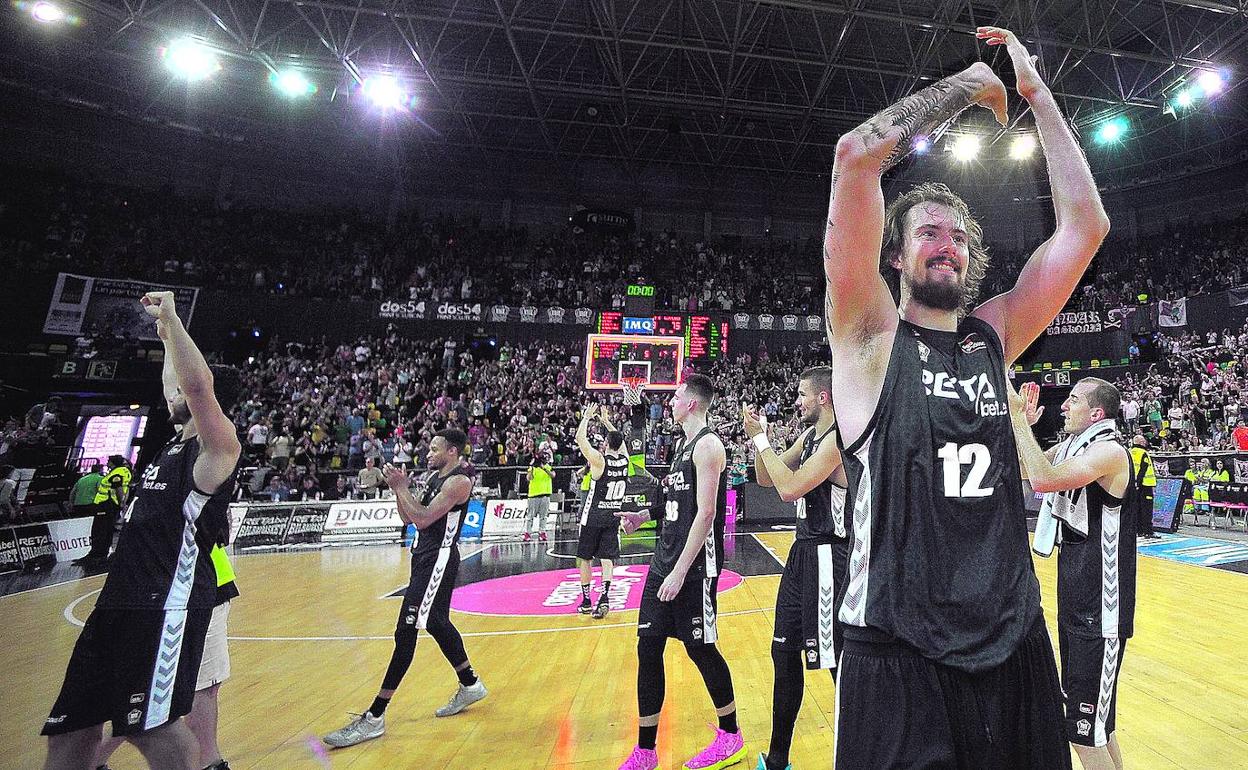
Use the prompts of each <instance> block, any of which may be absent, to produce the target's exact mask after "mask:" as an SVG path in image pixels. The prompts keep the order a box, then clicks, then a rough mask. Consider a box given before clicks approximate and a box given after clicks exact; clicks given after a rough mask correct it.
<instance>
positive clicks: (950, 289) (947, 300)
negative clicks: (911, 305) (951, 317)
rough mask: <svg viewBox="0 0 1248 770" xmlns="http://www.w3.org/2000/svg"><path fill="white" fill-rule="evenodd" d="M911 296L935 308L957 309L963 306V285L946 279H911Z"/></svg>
mask: <svg viewBox="0 0 1248 770" xmlns="http://www.w3.org/2000/svg"><path fill="white" fill-rule="evenodd" d="M909 286H910V297H911V298H912V299H914V301H916V302H918V303H919V304H921V305H926V306H927V307H930V308H932V309H934V310H957V309H958V308H960V307H962V297H963V292H964V289H963V286H962V284H960V283H948V282H945V281H923V282H918V281H910V282H909Z"/></svg>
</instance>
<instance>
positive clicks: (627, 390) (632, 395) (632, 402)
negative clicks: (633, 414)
mask: <svg viewBox="0 0 1248 770" xmlns="http://www.w3.org/2000/svg"><path fill="white" fill-rule="evenodd" d="M620 388H621V389H622V390H623V391H624V405H625V406H637V405H638V404H640V403H641V393H642V391H643V390H645V389H646V378H645V377H621V378H620Z"/></svg>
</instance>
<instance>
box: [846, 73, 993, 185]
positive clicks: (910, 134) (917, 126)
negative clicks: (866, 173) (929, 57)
mask: <svg viewBox="0 0 1248 770" xmlns="http://www.w3.org/2000/svg"><path fill="white" fill-rule="evenodd" d="M978 87H979V84H978V83H976V82H974V80H973V79H972V78H971V77H969V76H968V75H967V74H966V73H965V72H960V73H958V74H957V75H952V76H950V77H947V78H945V79H944V80H942V81H940V82H939V83H936V84H935V85H932V86H929V87H927V88H925V89H923V90H922V91H919V92H918V93H916V94H912V95H910V96H907V97H906V98H904V99H902V100H901V101H899V102H897V103H896V104H894V105H892V106H891V107H888V108H887V109H885V110H884V111H882V112H880V113H878V114H877V115H875V117H873V118H871V119H870V120H868V121H867V122H866V123H863V124H862V125H861V126H859V127H858V128H856V129H855V130H854V133H855V134H856V135H858V136H859V137H860V138H861V139H862V142H863V144H864V145H865V147H866V150H867V154H868V155H870V156H872V157H874V158H879V160H880V173H881V174H882V173H884V172H885V171H887V170H889V169H890V168H892V167H893V166H895V165H897V164H898V163H900V162H901V160H902V158H904V157H906V155H909V154H910V152H911V150H912V149H913V147H912V144H911V143H912V142H913V141H914V140H915V138H917V137H920V136H924V137H927V138H928V140H929V141H932V142H934V141H935V140H936V139H937V138H938V137H939V136H940V134H942V133H944V130H945V129H946V128H948V126H949V124H950V123H952V122H953V119H954V118H956V117H957V116H958V115H959V114H960V113H961V112H962V111H963V110H965V109H966V108H967V107H970V106H971V104H972V102H971V97H972V96H974V94H975V92H976V90H977V89H978Z"/></svg>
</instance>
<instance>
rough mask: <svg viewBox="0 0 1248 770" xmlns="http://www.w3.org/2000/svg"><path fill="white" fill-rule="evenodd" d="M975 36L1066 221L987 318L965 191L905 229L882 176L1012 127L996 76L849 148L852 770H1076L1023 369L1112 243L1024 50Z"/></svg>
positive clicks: (839, 739) (915, 216) (837, 396)
mask: <svg viewBox="0 0 1248 770" xmlns="http://www.w3.org/2000/svg"><path fill="white" fill-rule="evenodd" d="M978 36H979V37H980V38H981V39H984V40H987V42H988V43H989V45H1004V46H1005V47H1006V49H1007V50H1008V52H1009V56H1010V59H1011V61H1012V62H1013V65H1014V74H1015V77H1016V81H1017V88H1018V92H1019V94H1021V95H1022V96H1023V98H1024V99H1025V100H1026V101H1027V102H1028V104H1029V106H1030V110H1031V113H1032V115H1033V116H1034V117H1035V122H1036V127H1037V129H1038V131H1039V136H1040V142H1041V145H1042V146H1043V148H1044V152H1045V156H1046V159H1047V161H1048V171H1049V181H1050V188H1051V191H1052V196H1053V203H1054V207H1055V214H1056V223H1057V226H1056V231H1055V232H1054V233H1053V235H1052V236H1051V237H1050V238H1049V239H1048V240H1047V241H1046V242H1045V243H1044V244H1043V245H1041V246H1040V247H1039V249H1037V250H1036V252H1035V253H1034V254H1033V255H1032V256H1031V258H1030V259H1029V261H1028V262H1027V264H1026V265H1025V266H1024V267H1023V270H1022V273H1021V274H1020V276H1019V278H1018V281H1017V283H1016V285H1015V286H1014V288H1013V289H1012V290H1010V291H1008V292H1006V293H1004V294H1002V295H1000V296H998V297H994V298H993V299H991V300H989V301H987V302H986V303H984V304H982V305H979V306H978V307H975V305H974V301H975V296H976V292H977V289H978V284H979V281H980V279H981V278H982V277H983V274H984V270H985V267H986V263H987V254H986V252H985V250H984V247H983V244H982V231H981V228H980V226H979V224H978V223H976V222H975V220H974V219H973V218H972V217H971V214H970V210H969V208H968V207H967V205H966V204H965V203H964V202H963V201H962V200H961V199H960V198H958V197H957V196H956V195H954V194H953V193H952V192H950V191H949V189H948V188H947V187H945V186H944V185H940V184H932V183H926V184H922V185H919V186H918V187H915V188H914V189H913V190H911V191H909V192H908V193H906V194H904V195H902V196H901V197H899V198H898V199H897V200H896V201H895V202H894V203H893V204H892V205H891V206H889V208H888V210H887V211H885V208H884V198H883V194H882V190H881V174H883V172H884V171H887V170H888V169H889V168H891V167H892V166H893V165H895V164H896V163H897V162H898V161H900V160H901V158H902V157H904V156H905V155H906V154H907V153H908V152H909V151H910V149H911V147H912V146H913V145H914V143H915V142H916V141H918V140H920V139H925V140H927V141H934V140H935V138H936V137H937V136H938V135H939V134H940V133H941V131H942V130H943V128H945V127H946V126H947V125H948V124H949V123H950V122H951V121H952V120H953V119H954V118H955V117H956V116H957V115H958V114H960V113H961V112H962V111H963V110H965V109H966V108H968V107H970V106H971V105H980V106H983V107H987V108H989V109H991V110H992V112H993V113H994V115H995V116H996V118H997V120H998V122H1000V123H1002V124H1004V123H1005V122H1006V115H1007V113H1006V93H1005V87H1004V85H1002V83H1001V81H1000V80H999V79H998V78H997V76H996V75H995V74H994V73H993V72H992V70H991V69H989V67H988V66H987V65H985V64H983V63H976V64H973V65H971V66H970V67H968V68H967V69H965V70H963V71H962V72H959V73H958V74H956V75H952V76H950V77H948V78H946V79H944V80H941V81H940V82H938V83H936V84H934V85H932V86H930V87H928V88H926V89H923V90H922V91H919V92H918V93H915V94H913V95H911V96H907V97H906V98H904V99H902V100H901V101H899V102H898V103H896V104H894V105H892V106H891V107H889V108H887V109H885V110H884V111H883V112H881V113H879V114H878V115H876V116H875V117H873V118H871V119H870V120H868V121H867V122H866V123H864V124H863V125H862V126H860V127H859V128H857V129H855V130H854V131H851V132H850V133H848V134H846V135H844V136H842V137H841V138H840V140H839V141H838V142H837V147H836V161H835V165H834V167H833V170H832V192H831V200H830V203H829V216H828V227H827V232H826V234H825V240H824V271H825V274H826V277H827V298H826V309H825V314H826V319H827V322H828V333H829V338H830V344H831V348H832V359H833V360H834V361H836V366H835V368H834V369H833V374H832V400H833V402H834V403H835V404H836V416H837V423H838V429H837V433H838V436H837V439H838V442H839V444H840V446H841V457H842V460H843V461H844V463H845V472H846V476H847V478H848V481H849V488H848V499H849V500H852V501H853V508H852V510H853V519H852V522H851V528H852V531H853V546H852V548H851V551H850V560H849V573H848V579H847V581H846V587H845V594H844V599H843V600H842V601H841V603H840V606H839V614H840V619H841V621H842V622H843V623H844V624H845V649H844V651H843V652H842V655H841V660H840V663H839V666H838V667H839V669H840V671H839V673H838V675H837V687H838V697H839V707H838V708H837V736H836V757H835V759H836V762H837V765H838V766H840V767H852V768H855V770H860V769H865V770H870V768H885V767H890V768H891V767H918V768H923V767H962V768H972V767H973V768H1006V767H1008V768H1013V769H1014V770H1025V769H1026V768H1046V770H1052V769H1053V768H1064V767H1069V766H1070V751H1069V749H1068V748H1067V745H1066V741H1065V737H1064V733H1063V730H1062V723H1061V720H1062V706H1061V701H1060V690H1059V685H1058V683H1057V670H1056V665H1055V664H1054V661H1053V651H1052V645H1051V644H1050V642H1049V637H1048V633H1047V632H1046V630H1045V627H1044V623H1043V620H1042V618H1041V610H1040V589H1039V584H1038V582H1037V581H1036V577H1035V574H1034V572H1033V570H1032V566H1031V559H1030V555H1029V554H1028V552H1027V531H1026V525H1025V522H1026V517H1025V511H1024V508H1023V497H1022V491H1021V480H1020V478H1019V464H1018V460H1017V449H1016V447H1015V442H1014V434H1013V431H1012V430H1011V427H1010V423H1009V404H1008V401H1007V398H1008V395H1007V385H1006V381H1005V368H1006V366H1007V365H1009V364H1011V363H1013V361H1014V360H1015V359H1016V358H1017V357H1018V356H1019V354H1020V353H1021V352H1022V351H1023V350H1024V349H1026V348H1027V346H1028V345H1030V344H1031V343H1032V341H1033V340H1034V339H1036V337H1037V336H1039V335H1040V334H1041V333H1043V331H1044V329H1045V327H1046V326H1047V325H1048V324H1049V323H1050V322H1051V321H1052V320H1053V318H1054V317H1055V316H1056V314H1057V312H1058V311H1059V310H1060V309H1061V308H1062V306H1063V305H1064V304H1065V303H1066V301H1067V300H1068V299H1069V298H1070V295H1071V291H1072V290H1073V288H1074V286H1075V285H1076V283H1077V282H1078V281H1079V278H1080V276H1081V275H1082V274H1083V272H1084V271H1085V269H1086V268H1087V266H1088V263H1089V262H1090V261H1091V259H1092V256H1093V255H1094V254H1095V253H1096V250H1097V248H1098V247H1099V245H1100V243H1101V241H1102V240H1104V238H1105V234H1106V232H1107V231H1108V229H1109V223H1108V220H1107V218H1106V216H1105V212H1104V209H1103V208H1102V207H1101V202H1100V197H1099V196H1098V194H1097V191H1096V184H1095V182H1094V181H1093V179H1092V174H1091V172H1090V171H1089V170H1088V165H1087V162H1086V161H1085V159H1084V157H1083V154H1082V152H1081V151H1080V149H1079V145H1078V143H1077V142H1076V141H1075V137H1074V135H1073V134H1072V133H1071V131H1070V129H1069V128H1068V127H1067V125H1066V122H1065V120H1064V119H1063V117H1062V115H1061V113H1060V112H1059V111H1058V107H1057V103H1056V102H1055V101H1054V99H1053V95H1052V93H1050V91H1049V89H1048V87H1047V86H1046V85H1045V84H1044V82H1043V81H1042V80H1041V78H1040V75H1039V73H1038V72H1037V71H1036V68H1035V63H1034V62H1033V60H1032V58H1031V56H1030V55H1028V52H1027V50H1026V49H1025V48H1024V47H1023V45H1022V43H1020V42H1019V41H1018V39H1017V38H1016V37H1015V36H1014V35H1013V33H1011V32H1009V31H1007V30H1004V29H1000V28H996V27H981V28H980V29H979V31H978ZM884 275H887V276H888V277H889V278H890V279H892V277H893V276H897V279H896V281H897V283H896V284H895V286H896V287H897V288H896V291H897V304H894V297H893V296H891V292H890V287H889V284H888V283H886V281H885V278H884ZM972 308H973V310H972ZM968 311H970V312H969V313H968Z"/></svg>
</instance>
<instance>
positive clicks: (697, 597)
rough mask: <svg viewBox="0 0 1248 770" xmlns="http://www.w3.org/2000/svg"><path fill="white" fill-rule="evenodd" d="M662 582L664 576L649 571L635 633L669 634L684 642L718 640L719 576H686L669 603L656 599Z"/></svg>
mask: <svg viewBox="0 0 1248 770" xmlns="http://www.w3.org/2000/svg"><path fill="white" fill-rule="evenodd" d="M661 585H663V577H662V576H661V575H659V574H658V573H656V572H655V571H654V570H650V572H649V573H648V574H647V575H646V585H645V587H644V588H643V589H642V591H641V609H640V611H639V612H638V613H637V635H638V636H670V637H672V638H674V639H679V640H680V641H682V642H684V643H685V644H715V642H716V641H717V640H718V639H719V626H718V622H717V620H718V612H719V601H718V599H717V598H716V595H715V591H716V588H717V586H718V585H719V578H718V577H713V578H707V577H702V576H700V575H699V576H696V577H689V578H686V579H685V584H684V585H683V586H681V588H680V593H678V594H676V598H675V599H672V600H671V601H670V602H661V601H659V586H661Z"/></svg>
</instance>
